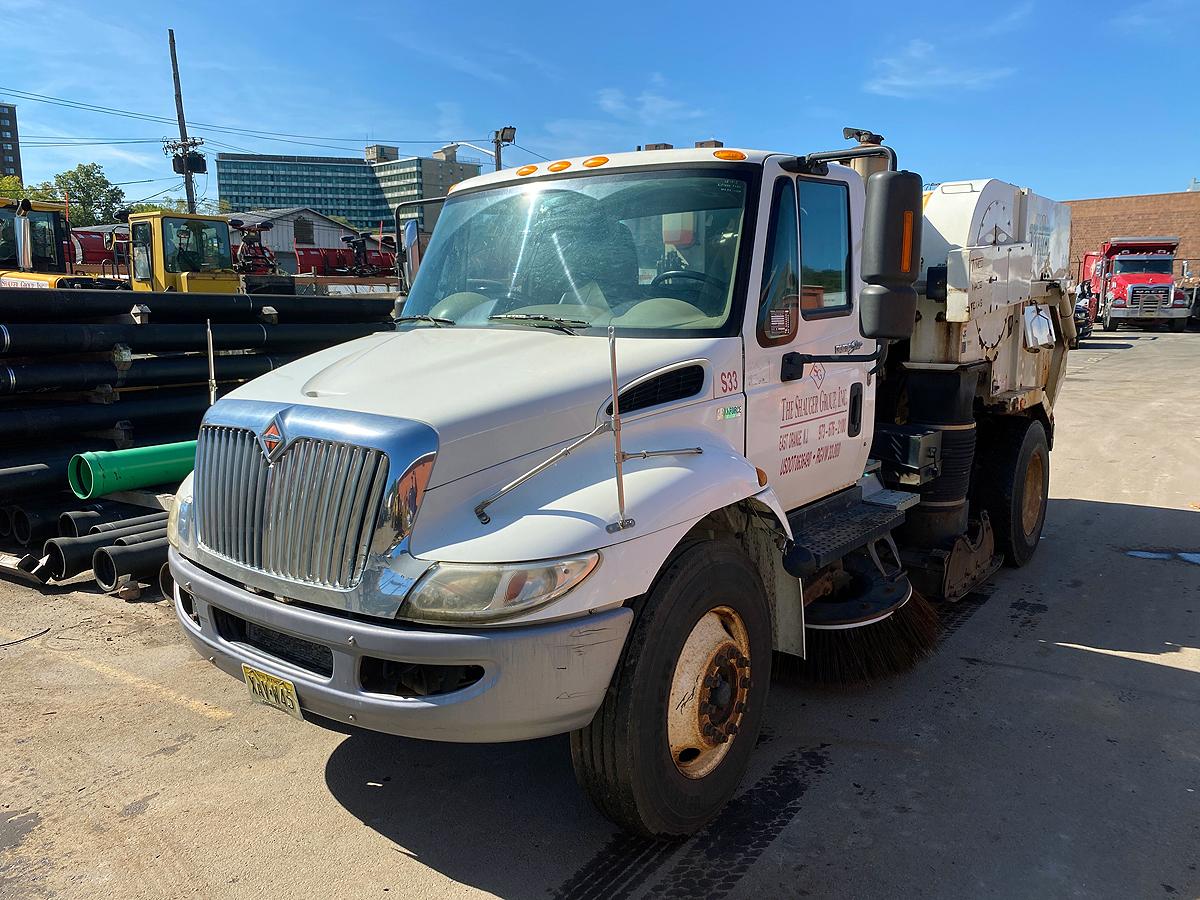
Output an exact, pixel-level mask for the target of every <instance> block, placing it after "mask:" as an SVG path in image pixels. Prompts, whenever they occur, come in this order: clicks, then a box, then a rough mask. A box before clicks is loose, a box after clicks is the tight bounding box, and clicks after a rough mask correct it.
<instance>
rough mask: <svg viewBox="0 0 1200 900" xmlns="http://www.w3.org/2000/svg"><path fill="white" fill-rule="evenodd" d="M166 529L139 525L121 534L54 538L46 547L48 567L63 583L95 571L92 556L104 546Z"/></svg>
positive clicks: (108, 532) (110, 533) (55, 577)
mask: <svg viewBox="0 0 1200 900" xmlns="http://www.w3.org/2000/svg"><path fill="white" fill-rule="evenodd" d="M162 530H163V529H161V528H159V527H157V526H155V525H140V526H138V525H135V526H132V527H130V528H122V529H119V530H117V531H105V532H102V533H100V534H86V535H84V536H83V537H73V538H63V537H60V538H51V539H50V540H48V541H46V543H45V544H43V545H42V556H45V557H47V559H46V565H47V567H48V568H49V570H50V577H51V578H53V579H54V580H56V581H62V580H63V579H64V578H73V577H75V576H76V575H78V574H79V573H80V572H86V571H87V570H88V569H89V568H91V565H92V557H93V556H94V555H95V553H96V551H97V550H99V549H100V548H101V547H112V546H115V545H116V543H117V541H118V540H119V539H121V538H123V537H127V536H132V535H135V534H140V533H142V532H146V531H156V532H157V531H162ZM164 537H165V535H164Z"/></svg>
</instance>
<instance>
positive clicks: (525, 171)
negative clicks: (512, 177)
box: [517, 166, 537, 175]
mask: <svg viewBox="0 0 1200 900" xmlns="http://www.w3.org/2000/svg"><path fill="white" fill-rule="evenodd" d="M536 171H537V166H521V168H519V169H517V174H518V175H532V174H533V173H534V172H536Z"/></svg>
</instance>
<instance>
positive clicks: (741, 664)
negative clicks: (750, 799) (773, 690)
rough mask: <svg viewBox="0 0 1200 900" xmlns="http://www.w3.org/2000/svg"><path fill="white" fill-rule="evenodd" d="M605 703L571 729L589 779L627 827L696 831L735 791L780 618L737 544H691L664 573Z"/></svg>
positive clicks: (658, 832)
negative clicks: (580, 725) (773, 630)
mask: <svg viewBox="0 0 1200 900" xmlns="http://www.w3.org/2000/svg"><path fill="white" fill-rule="evenodd" d="M637 613H638V614H637V620H636V621H635V623H634V627H633V631H632V633H631V634H630V637H629V642H628V644H627V645H626V647H625V652H624V653H623V654H622V657H621V661H620V663H619V664H618V666H617V671H616V672H615V673H614V675H613V680H612V684H611V685H610V687H609V690H608V693H607V695H606V696H605V699H604V702H603V703H602V704H601V706H600V709H599V711H597V713H596V716H595V718H594V719H593V720H592V721H591V723H590V724H589V725H587V726H586V727H585V728H581V729H580V730H578V731H574V732H572V733H571V760H572V762H573V763H574V766H575V775H576V778H577V779H578V781H579V784H580V786H581V787H582V788H583V789H584V791H585V792H587V794H588V795H589V796H590V797H591V799H592V801H593V802H594V803H595V804H596V806H597V808H599V810H600V811H601V812H602V813H603V814H604V815H605V816H607V817H608V818H609V819H611V820H612V821H613V822H615V823H616V824H618V825H620V826H621V827H622V828H624V829H626V830H628V831H631V832H633V833H635V834H641V835H645V836H647V837H654V838H672V837H681V836H684V835H689V834H692V833H694V832H696V831H697V830H699V829H700V828H702V827H703V826H704V825H705V824H706V823H708V822H709V821H711V820H712V819H713V818H714V817H715V816H716V815H717V813H718V812H720V810H721V807H723V806H724V805H725V803H726V802H728V800H729V798H730V797H732V796H733V793H734V791H735V790H736V789H737V786H738V783H739V782H740V781H741V778H742V775H743V774H744V772H745V770H746V766H747V763H748V761H749V759H750V754H751V753H752V752H753V750H754V745H755V742H756V741H757V739H758V733H759V730H760V728H761V726H762V717H763V711H764V707H765V705H766V699H767V689H768V687H769V685H770V677H771V649H772V640H771V615H770V609H769V606H768V600H767V596H766V591H765V590H764V588H763V585H762V580H761V578H760V577H759V574H758V571H757V569H756V568H755V567H754V565H753V564H752V563H751V561H750V560H749V559H748V558H747V557H746V554H745V553H743V552H742V550H741V548H740V547H739V546H737V545H736V544H734V543H732V542H730V541H723V540H715V541H703V542H700V543H697V544H693V545H691V546H690V547H688V548H687V549H685V550H683V551H682V552H680V553H679V554H678V555H676V556H675V558H674V559H673V560H671V561H670V563H668V565H667V567H666V568H665V569H664V570H663V572H662V573H660V575H659V577H658V580H657V581H656V582H655V584H654V587H652V588H651V590H650V593H649V594H647V595H646V597H645V598H644V600H643V601H642V602H641V603H640V608H639V609H638V611H637Z"/></svg>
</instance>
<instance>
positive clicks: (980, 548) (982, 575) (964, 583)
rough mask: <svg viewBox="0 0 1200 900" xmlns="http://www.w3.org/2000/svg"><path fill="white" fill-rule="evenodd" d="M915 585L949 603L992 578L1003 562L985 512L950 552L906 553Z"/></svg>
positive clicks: (953, 545) (959, 598) (930, 595)
mask: <svg viewBox="0 0 1200 900" xmlns="http://www.w3.org/2000/svg"><path fill="white" fill-rule="evenodd" d="M904 562H905V565H906V566H907V567H908V575H909V578H910V579H911V580H912V583H913V586H914V587H915V588H916V589H917V590H918V591H920V592H921V593H922V594H924V595H925V596H926V597H929V598H930V599H934V600H945V601H948V602H950V603H953V602H955V601H956V600H961V599H962V598H963V597H964V596H966V595H967V594H968V593H970V592H971V590H972V589H974V588H975V587H977V586H978V585H979V584H982V583H983V582H984V581H986V580H987V579H988V578H990V577H991V576H992V575H993V574H995V572H996V571H997V570H998V569H999V568H1000V566H1001V564H1002V563H1003V562H1004V557H1003V556H1001V555H999V554H997V553H996V538H995V535H994V534H993V533H992V523H991V521H990V520H989V519H988V515H987V513H986V512H981V513H980V516H979V519H978V520H977V521H972V522H971V523H970V524H969V526H968V528H967V533H966V534H963V535H959V536H958V537H956V538H955V539H954V543H953V544H952V545H951V546H950V549H949V550H941V549H938V550H928V551H923V552H908V553H905V554H904Z"/></svg>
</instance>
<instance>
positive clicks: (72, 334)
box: [0, 321, 393, 356]
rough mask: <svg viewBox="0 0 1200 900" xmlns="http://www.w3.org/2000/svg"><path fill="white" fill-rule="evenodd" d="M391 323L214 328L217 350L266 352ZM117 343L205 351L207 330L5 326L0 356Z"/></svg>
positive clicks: (144, 349)
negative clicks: (264, 350) (268, 349)
mask: <svg viewBox="0 0 1200 900" xmlns="http://www.w3.org/2000/svg"><path fill="white" fill-rule="evenodd" d="M392 327H393V326H392V324H391V322H390V321H388V322H355V323H337V322H334V323H329V324H316V325H214V326H212V336H213V349H215V350H262V349H264V348H270V349H277V348H289V349H294V348H297V347H329V346H332V345H334V344H340V343H342V342H343V341H349V340H353V339H354V338H358V337H363V336H364V335H368V334H373V333H375V332H377V331H386V330H391V329H392ZM118 344H123V345H124V346H126V347H129V348H130V350H132V351H134V352H137V353H150V352H161V351H166V350H192V351H197V352H199V351H202V350H204V349H205V348H206V347H207V333H206V329H205V326H204V325H153V324H151V325H31V324H17V325H0V356H34V355H49V354H55V355H61V354H65V353H107V352H108V351H109V350H111V349H112V348H113V347H115V346H116V345H118Z"/></svg>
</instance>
